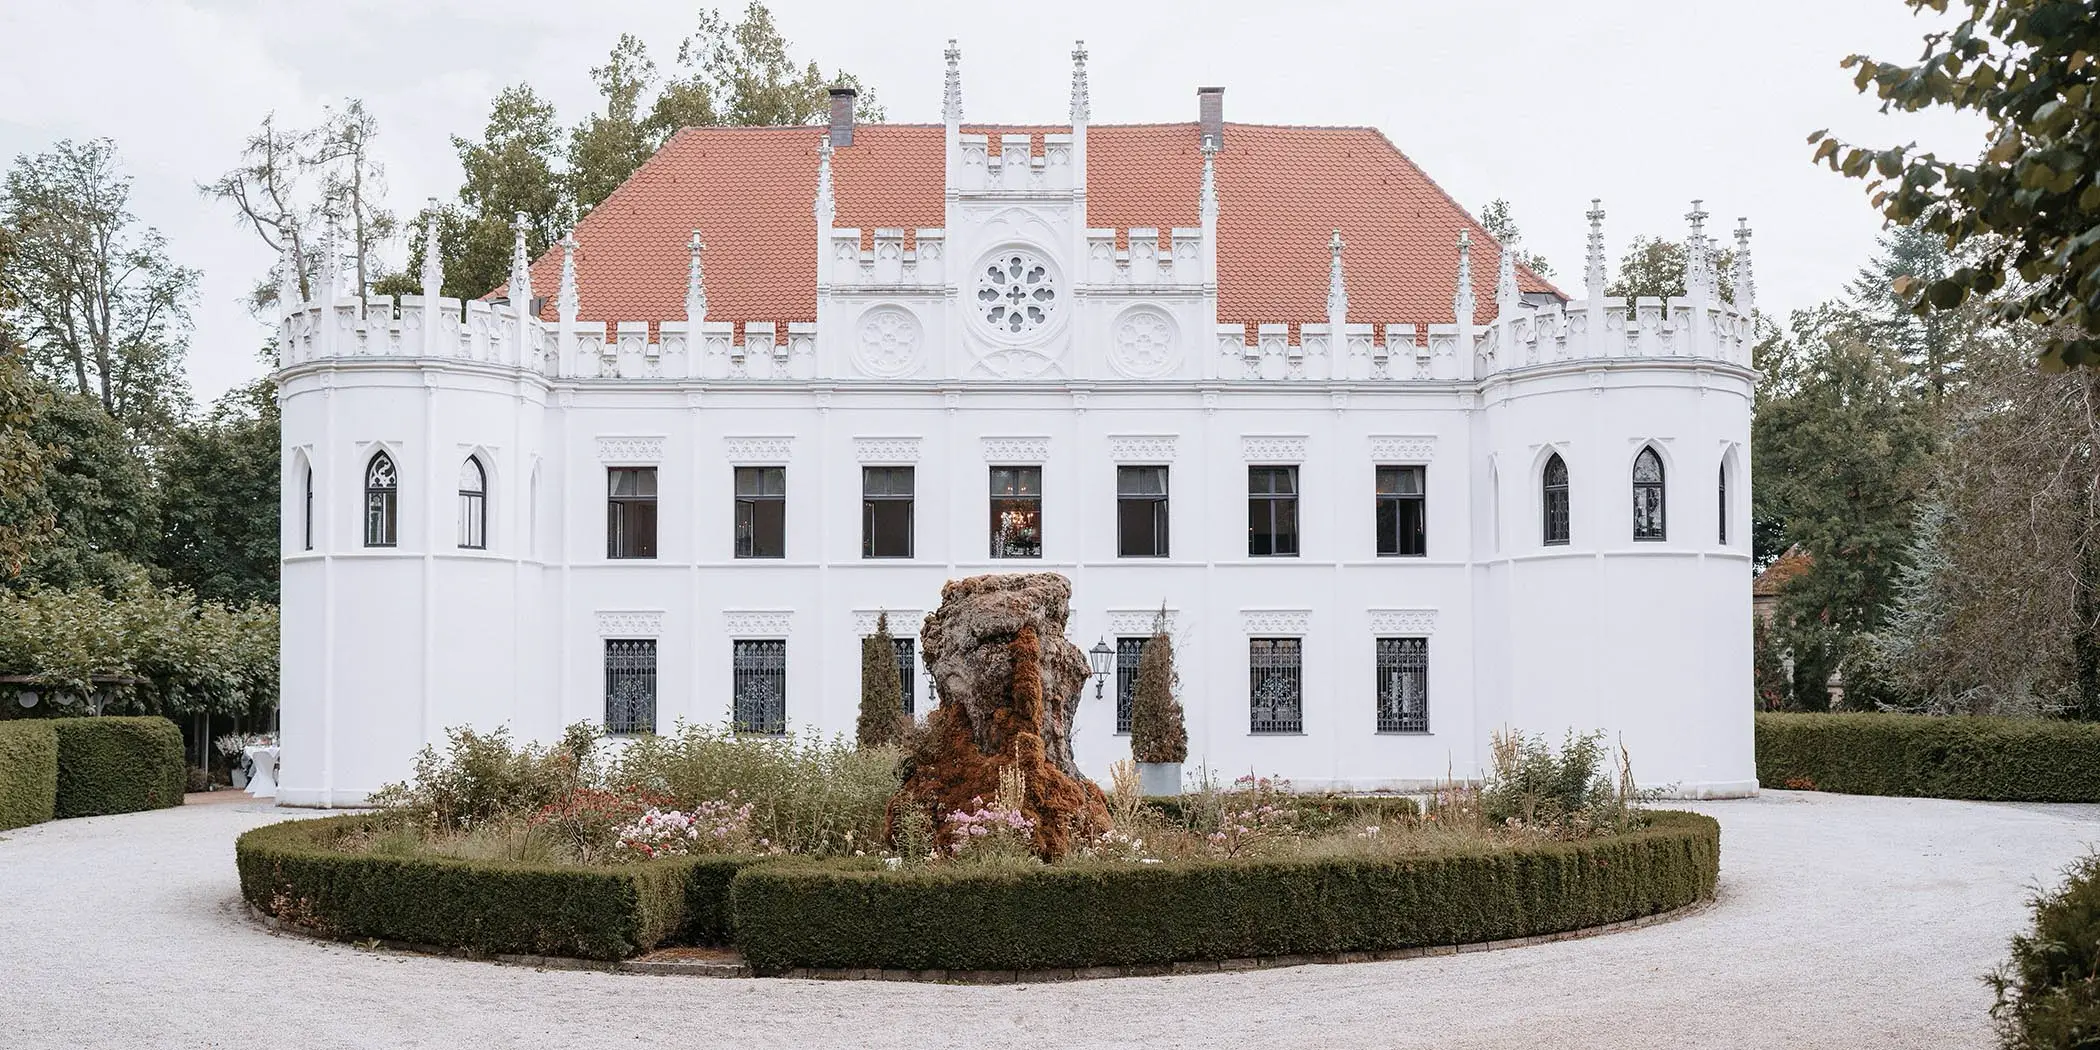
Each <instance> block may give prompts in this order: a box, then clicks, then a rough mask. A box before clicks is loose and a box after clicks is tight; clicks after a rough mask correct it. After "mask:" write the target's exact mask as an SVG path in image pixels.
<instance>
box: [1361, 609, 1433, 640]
mask: <svg viewBox="0 0 2100 1050" xmlns="http://www.w3.org/2000/svg"><path fill="white" fill-rule="evenodd" d="M1370 618H1371V633H1372V634H1376V635H1427V634H1434V633H1436V610H1435V609H1372V610H1371V611H1370Z"/></svg>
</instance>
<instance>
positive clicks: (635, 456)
mask: <svg viewBox="0 0 2100 1050" xmlns="http://www.w3.org/2000/svg"><path fill="white" fill-rule="evenodd" d="M663 458H664V439H663V437H662V436H661V435H658V436H656V437H637V436H631V435H620V434H600V435H598V459H599V461H600V462H603V463H661V462H663Z"/></svg>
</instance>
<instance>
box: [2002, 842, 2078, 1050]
mask: <svg viewBox="0 0 2100 1050" xmlns="http://www.w3.org/2000/svg"><path fill="white" fill-rule="evenodd" d="M2069 874H2070V877H2069V879H2067V880H2066V881H2065V882H2064V884H2063V885H2062V886H2061V887H2059V888H2057V889H2056V890H2055V891H2054V892H2050V893H2044V894H2041V895H2039V896H2037V897H2036V898H2035V899H2034V902H2033V908H2034V929H2033V930H2031V931H2029V932H2027V933H2023V934H2020V935H2018V936H2016V937H2014V938H2013V941H2012V958H2011V959H2009V960H2007V961H2006V963H2005V964H2004V965H2003V966H2001V967H1999V968H1998V970H1997V971H1996V972H1994V973H1992V974H1990V975H1989V976H1988V977H1987V978H1986V980H1988V981H1989V982H1990V985H1991V988H1992V989H1993V990H1994V991H1996V992H1997V1002H1995V1003H1993V1004H1992V1006H1991V1020H1992V1021H1994V1022H1996V1024H1997V1027H1998V1041H1999V1045H2000V1046H2003V1047H2005V1048H2006V1050H2043V1048H2052V1050H2053V1048H2056V1047H2082V1046H2093V1045H2095V1044H2096V1043H2100V856H2089V857H2086V858H2085V859H2083V860H2081V861H2079V862H2078V863H2077V864H2075V865H2073V866H2072V867H2071V870H2070V873H2069Z"/></svg>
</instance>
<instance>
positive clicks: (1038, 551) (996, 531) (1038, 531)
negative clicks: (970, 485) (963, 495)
mask: <svg viewBox="0 0 2100 1050" xmlns="http://www.w3.org/2000/svg"><path fill="white" fill-rule="evenodd" d="M1042 556H1043V468H1041V467H993V468H992V557H994V558H1040V557H1042Z"/></svg>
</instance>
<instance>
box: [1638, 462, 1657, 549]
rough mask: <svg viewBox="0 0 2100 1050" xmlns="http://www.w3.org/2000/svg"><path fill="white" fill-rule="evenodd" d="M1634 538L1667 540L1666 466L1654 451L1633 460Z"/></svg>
mask: <svg viewBox="0 0 2100 1050" xmlns="http://www.w3.org/2000/svg"><path fill="white" fill-rule="evenodd" d="M1633 538H1634V539H1637V540H1659V539H1662V538H1663V462H1662V457H1661V456H1658V455H1656V454H1655V450H1654V449H1653V448H1644V449H1642V450H1641V454H1640V455H1638V456H1635V457H1633Z"/></svg>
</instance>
